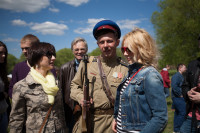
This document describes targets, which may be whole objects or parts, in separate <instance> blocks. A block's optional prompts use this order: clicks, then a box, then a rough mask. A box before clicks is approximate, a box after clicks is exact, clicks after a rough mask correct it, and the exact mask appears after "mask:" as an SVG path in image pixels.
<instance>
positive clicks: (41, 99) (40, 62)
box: [9, 42, 65, 133]
mask: <svg viewBox="0 0 200 133" xmlns="http://www.w3.org/2000/svg"><path fill="white" fill-rule="evenodd" d="M55 59H56V53H55V48H54V46H53V45H51V44H49V43H44V42H40V43H39V42H38V43H37V44H33V45H32V46H31V47H30V48H29V51H28V62H29V64H30V66H31V70H30V72H29V74H28V75H27V76H26V78H24V79H23V80H21V81H19V82H17V83H16V84H15V85H14V89H13V95H12V96H13V97H12V110H11V114H10V122H9V126H10V133H16V132H17V133H18V132H22V129H23V128H24V127H25V129H26V132H34V133H36V132H37V133H38V132H39V131H41V132H45V133H46V132H51V133H53V132H56V133H61V132H64V127H65V121H64V110H63V103H62V94H61V90H59V88H58V87H57V85H56V81H55V78H54V76H53V74H52V73H51V71H50V70H51V69H52V68H53V67H54V61H55ZM45 118H46V121H45Z"/></svg>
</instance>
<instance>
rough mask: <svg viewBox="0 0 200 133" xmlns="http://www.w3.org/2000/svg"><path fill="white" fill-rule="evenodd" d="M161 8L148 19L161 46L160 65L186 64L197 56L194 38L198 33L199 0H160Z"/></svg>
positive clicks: (199, 17) (199, 29) (196, 42)
mask: <svg viewBox="0 0 200 133" xmlns="http://www.w3.org/2000/svg"><path fill="white" fill-rule="evenodd" d="M158 6H159V7H160V11H156V12H154V13H153V14H152V18H151V21H152V23H153V25H154V28H155V30H156V36H157V43H158V44H159V45H160V48H161V53H162V58H161V60H160V61H159V63H160V65H161V66H165V65H166V64H171V65H177V64H178V63H185V64H187V63H188V62H189V61H191V60H192V59H195V58H197V57H198V56H199V55H200V52H199V51H200V50H199V49H198V41H197V38H198V36H199V34H200V23H199V22H200V10H199V9H200V2H199V0H163V1H160V3H159V4H158Z"/></svg>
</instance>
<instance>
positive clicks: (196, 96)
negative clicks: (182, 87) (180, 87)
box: [187, 87, 200, 103]
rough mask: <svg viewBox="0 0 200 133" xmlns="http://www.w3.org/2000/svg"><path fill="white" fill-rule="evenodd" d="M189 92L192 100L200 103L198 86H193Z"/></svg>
mask: <svg viewBox="0 0 200 133" xmlns="http://www.w3.org/2000/svg"><path fill="white" fill-rule="evenodd" d="M187 94H188V97H189V99H190V100H191V101H192V102H194V103H200V92H198V91H197V87H194V88H192V89H191V90H190V91H188V92H187Z"/></svg>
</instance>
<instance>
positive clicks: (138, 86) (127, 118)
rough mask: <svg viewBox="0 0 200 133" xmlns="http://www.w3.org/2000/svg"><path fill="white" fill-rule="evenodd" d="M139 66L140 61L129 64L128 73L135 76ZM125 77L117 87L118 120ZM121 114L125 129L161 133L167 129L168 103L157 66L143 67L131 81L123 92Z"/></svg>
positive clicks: (116, 109)
mask: <svg viewBox="0 0 200 133" xmlns="http://www.w3.org/2000/svg"><path fill="white" fill-rule="evenodd" d="M139 66H141V64H136V63H134V64H132V65H130V66H129V72H128V75H130V77H132V76H133V74H134V73H135V72H136V71H137V70H138V69H139V68H140V67H139ZM127 77H128V76H127ZM127 77H126V78H127ZM126 78H125V79H124V80H123V81H122V83H121V84H120V85H119V86H118V89H117V96H116V101H115V107H114V117H115V119H116V118H117V115H118V110H119V103H120V90H121V89H122V87H123V83H124V82H125V80H126ZM121 116H122V117H121V122H122V128H123V129H125V130H139V131H141V133H158V132H161V131H162V130H163V129H164V127H165V126H166V123H167V119H168V116H167V104H166V99H165V95H164V87H163V80H162V77H161V75H160V74H159V73H158V71H157V70H156V69H155V68H154V67H151V66H150V67H146V68H143V69H142V70H141V71H139V72H138V74H137V75H136V76H135V77H134V78H133V79H132V80H131V81H130V83H129V84H128V86H127V87H126V89H125V90H124V92H123V94H122V98H121Z"/></svg>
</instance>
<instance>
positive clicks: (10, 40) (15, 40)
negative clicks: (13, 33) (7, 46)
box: [3, 37, 19, 42]
mask: <svg viewBox="0 0 200 133" xmlns="http://www.w3.org/2000/svg"><path fill="white" fill-rule="evenodd" d="M3 42H19V40H18V39H15V38H11V37H8V38H5V39H3Z"/></svg>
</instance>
